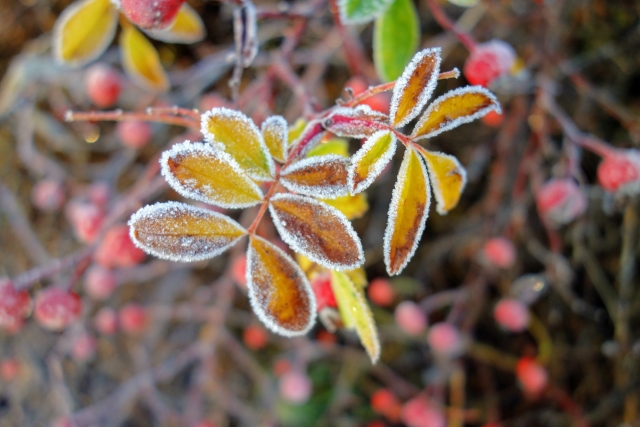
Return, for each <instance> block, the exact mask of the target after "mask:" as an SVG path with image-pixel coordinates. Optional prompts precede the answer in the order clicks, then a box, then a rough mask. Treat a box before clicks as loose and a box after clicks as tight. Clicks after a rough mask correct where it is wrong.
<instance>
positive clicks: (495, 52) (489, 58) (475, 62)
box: [463, 40, 516, 87]
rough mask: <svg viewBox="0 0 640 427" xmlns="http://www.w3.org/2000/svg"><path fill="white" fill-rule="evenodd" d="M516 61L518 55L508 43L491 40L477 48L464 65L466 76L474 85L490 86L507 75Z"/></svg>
mask: <svg viewBox="0 0 640 427" xmlns="http://www.w3.org/2000/svg"><path fill="white" fill-rule="evenodd" d="M515 60H516V53H515V51H514V50H513V48H512V47H511V45H509V44H508V43H506V42H503V41H502V40H491V41H488V42H486V43H482V44H479V45H477V46H476V49H475V50H474V51H473V52H471V55H469V58H467V62H465V64H464V70H463V72H464V76H465V77H466V78H467V80H468V81H469V83H471V84H472V85H481V86H485V87H487V86H489V85H490V84H491V82H492V81H494V80H495V79H497V78H498V77H501V76H503V75H506V74H508V73H509V71H510V70H511V67H512V66H513V63H514V62H515Z"/></svg>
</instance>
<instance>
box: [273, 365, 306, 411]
mask: <svg viewBox="0 0 640 427" xmlns="http://www.w3.org/2000/svg"><path fill="white" fill-rule="evenodd" d="M311 387H312V384H311V380H310V379H309V377H308V376H307V375H306V374H304V373H302V372H299V371H294V370H291V371H289V372H287V373H285V374H283V375H282V377H281V378H280V396H282V398H283V399H284V400H286V401H287V402H289V403H293V404H295V405H300V404H303V403H305V402H306V401H307V400H309V397H310V396H311Z"/></svg>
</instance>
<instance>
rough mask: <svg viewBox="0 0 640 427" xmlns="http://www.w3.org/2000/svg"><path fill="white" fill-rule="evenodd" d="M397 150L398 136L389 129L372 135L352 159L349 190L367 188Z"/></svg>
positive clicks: (356, 191) (357, 190) (360, 190)
mask: <svg viewBox="0 0 640 427" xmlns="http://www.w3.org/2000/svg"><path fill="white" fill-rule="evenodd" d="M395 152H396V137H395V136H394V135H393V134H392V133H391V132H390V131H388V130H381V131H378V132H376V133H374V134H373V135H371V136H370V137H369V138H368V139H367V141H366V142H365V143H364V145H363V146H362V148H360V149H359V150H358V151H357V152H356V154H354V156H353V158H352V159H351V162H352V166H351V168H349V192H350V193H351V194H357V193H360V192H362V191H364V190H366V189H367V188H368V187H369V186H370V185H371V184H372V183H373V181H374V180H375V179H376V178H377V177H378V175H380V173H381V172H382V171H383V170H384V168H385V166H387V164H388V163H389V161H390V160H391V158H392V157H393V155H394V154H395Z"/></svg>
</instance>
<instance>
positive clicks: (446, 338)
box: [427, 322, 464, 357]
mask: <svg viewBox="0 0 640 427" xmlns="http://www.w3.org/2000/svg"><path fill="white" fill-rule="evenodd" d="M427 342H428V343H429V346H430V347H431V351H433V352H434V353H435V354H436V355H440V356H444V357H456V356H459V355H460V354H461V353H462V351H463V350H464V344H463V342H462V337H461V335H460V331H458V329H457V328H456V327H455V326H453V325H451V324H450V323H447V322H441V323H436V324H435V325H433V326H430V327H429V332H428V335H427Z"/></svg>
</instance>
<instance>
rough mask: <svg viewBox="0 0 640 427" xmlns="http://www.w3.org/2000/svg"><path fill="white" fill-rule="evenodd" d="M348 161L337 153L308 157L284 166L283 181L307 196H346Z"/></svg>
mask: <svg viewBox="0 0 640 427" xmlns="http://www.w3.org/2000/svg"><path fill="white" fill-rule="evenodd" d="M348 163H349V162H348V159H345V158H343V157H341V156H339V155H335V154H329V155H326V156H314V157H308V158H306V159H302V160H299V161H297V162H295V163H292V164H291V165H289V166H287V167H286V168H284V169H283V170H282V173H281V175H280V176H281V178H282V180H281V182H282V185H284V187H285V188H286V189H288V190H290V191H293V192H294V193H299V194H305V195H307V196H313V197H320V198H323V199H335V198H337V197H341V196H346V195H347V194H348V190H347V166H348Z"/></svg>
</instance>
